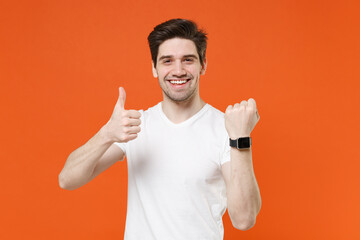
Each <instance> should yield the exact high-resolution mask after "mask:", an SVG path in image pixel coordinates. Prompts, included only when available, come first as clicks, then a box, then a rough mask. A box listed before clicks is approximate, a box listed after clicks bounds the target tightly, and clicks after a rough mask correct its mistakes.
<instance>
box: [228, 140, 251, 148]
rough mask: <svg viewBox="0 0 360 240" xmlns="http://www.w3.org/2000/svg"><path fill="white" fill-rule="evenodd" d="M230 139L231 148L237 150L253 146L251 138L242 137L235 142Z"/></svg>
mask: <svg viewBox="0 0 360 240" xmlns="http://www.w3.org/2000/svg"><path fill="white" fill-rule="evenodd" d="M229 139H230V147H235V148H237V149H245V148H250V146H251V137H242V138H238V139H235V140H232V139H231V138H229Z"/></svg>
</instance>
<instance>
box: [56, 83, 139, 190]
mask: <svg viewBox="0 0 360 240" xmlns="http://www.w3.org/2000/svg"><path fill="white" fill-rule="evenodd" d="M124 105H125V91H124V89H123V88H120V89H119V99H118V101H117V103H116V105H115V108H114V111H113V114H112V116H111V119H110V120H109V121H108V122H107V123H106V124H105V125H104V126H103V127H102V128H101V129H100V131H99V132H98V133H97V134H95V136H93V137H92V138H91V139H90V140H89V141H88V142H87V143H85V144H84V145H83V146H81V147H80V148H78V149H76V150H75V151H74V152H72V153H71V154H70V155H69V157H68V159H67V160H66V163H65V166H64V168H63V170H62V171H61V173H60V174H59V185H60V187H61V188H63V189H67V190H73V189H76V188H79V187H81V186H83V185H85V184H86V183H88V182H90V181H91V180H92V179H94V178H95V177H96V176H97V175H99V174H100V173H101V172H103V171H105V170H106V169H107V168H109V167H110V166H111V165H113V164H114V163H115V162H117V161H119V160H120V161H121V160H123V159H124V152H123V151H122V150H121V149H120V148H119V147H118V146H116V145H114V144H113V143H115V142H128V141H131V140H133V139H135V138H136V137H137V134H138V133H139V132H140V130H141V129H140V123H141V121H140V116H141V114H140V112H138V111H136V110H125V109H124Z"/></svg>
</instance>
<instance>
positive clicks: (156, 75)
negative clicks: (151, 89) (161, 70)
mask: <svg viewBox="0 0 360 240" xmlns="http://www.w3.org/2000/svg"><path fill="white" fill-rule="evenodd" d="M151 65H152V73H153V76H154V78H157V77H158V74H157V71H156V69H155V67H154V62H153V61H151Z"/></svg>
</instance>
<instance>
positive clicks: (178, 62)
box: [153, 38, 206, 102]
mask: <svg viewBox="0 0 360 240" xmlns="http://www.w3.org/2000/svg"><path fill="white" fill-rule="evenodd" d="M205 69H206V60H205V61H204V66H202V65H201V63H200V59H199V55H198V53H197V51H196V46H195V44H194V42H193V41H191V40H188V39H181V38H172V39H169V40H166V41H165V42H163V43H162V44H161V45H160V46H159V51H158V56H157V64H156V68H153V75H154V77H155V78H158V79H159V83H160V87H161V89H162V91H163V93H164V98H165V97H167V98H169V99H170V100H172V101H176V102H180V101H185V100H188V99H190V98H192V97H194V96H196V95H197V94H199V79H200V74H204V73H205Z"/></svg>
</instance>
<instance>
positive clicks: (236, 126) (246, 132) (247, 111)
mask: <svg viewBox="0 0 360 240" xmlns="http://www.w3.org/2000/svg"><path fill="white" fill-rule="evenodd" d="M259 119H260V116H259V114H258V112H257V108H256V102H255V100H254V99H252V98H250V99H249V100H248V101H242V102H241V103H240V104H239V103H236V104H235V105H234V106H232V105H229V106H228V107H227V108H226V111H225V127H226V130H227V132H228V134H229V137H230V138H231V139H237V138H240V137H249V136H250V133H251V131H252V130H253V129H254V127H255V125H256V123H257V122H258V121H259Z"/></svg>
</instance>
